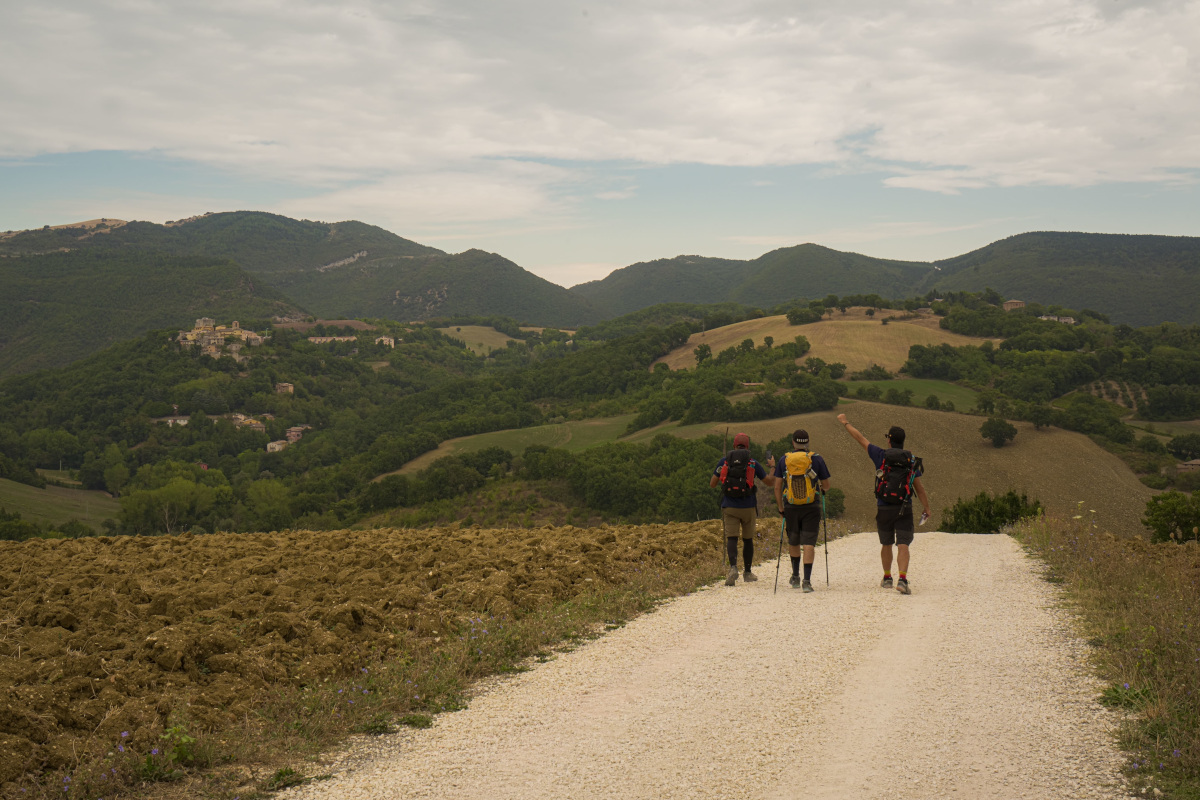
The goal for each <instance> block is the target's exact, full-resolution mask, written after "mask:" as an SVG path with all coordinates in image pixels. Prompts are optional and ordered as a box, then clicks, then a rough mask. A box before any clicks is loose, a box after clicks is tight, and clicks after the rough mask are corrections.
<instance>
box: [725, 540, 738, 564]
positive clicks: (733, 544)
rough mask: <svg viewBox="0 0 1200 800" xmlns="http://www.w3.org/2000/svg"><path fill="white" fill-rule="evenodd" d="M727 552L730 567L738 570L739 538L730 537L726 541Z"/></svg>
mask: <svg viewBox="0 0 1200 800" xmlns="http://www.w3.org/2000/svg"><path fill="white" fill-rule="evenodd" d="M725 550H726V552H728V553H729V566H730V567H732V568H733V569H737V537H736V536H729V537H727V538H726V539H725Z"/></svg>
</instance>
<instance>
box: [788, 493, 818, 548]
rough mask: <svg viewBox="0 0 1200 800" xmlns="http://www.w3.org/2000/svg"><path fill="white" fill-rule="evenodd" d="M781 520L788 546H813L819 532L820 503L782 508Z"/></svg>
mask: <svg viewBox="0 0 1200 800" xmlns="http://www.w3.org/2000/svg"><path fill="white" fill-rule="evenodd" d="M783 520H784V522H785V523H786V526H787V535H788V544H790V545H791V546H792V547H799V546H800V545H802V544H806V545H809V546H810V547H812V546H815V545H816V543H817V534H818V533H819V532H820V530H821V503H820V501H818V502H816V503H808V504H807V505H803V506H784V507H783Z"/></svg>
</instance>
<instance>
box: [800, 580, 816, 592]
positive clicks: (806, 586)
mask: <svg viewBox="0 0 1200 800" xmlns="http://www.w3.org/2000/svg"><path fill="white" fill-rule="evenodd" d="M800 588H801V590H803V591H804V592H811V591H812V590H813V588H812V581H805V582H804V583H802V584H800Z"/></svg>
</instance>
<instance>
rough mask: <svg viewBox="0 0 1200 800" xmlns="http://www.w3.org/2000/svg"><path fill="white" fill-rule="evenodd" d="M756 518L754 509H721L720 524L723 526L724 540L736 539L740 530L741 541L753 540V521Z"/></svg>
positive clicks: (756, 511)
mask: <svg viewBox="0 0 1200 800" xmlns="http://www.w3.org/2000/svg"><path fill="white" fill-rule="evenodd" d="M757 516H758V509H756V508H722V509H721V522H722V523H724V525H725V538H726V539H736V538H737V535H738V530H739V529H740V530H741V532H742V538H743V539H753V538H754V519H755V517H757Z"/></svg>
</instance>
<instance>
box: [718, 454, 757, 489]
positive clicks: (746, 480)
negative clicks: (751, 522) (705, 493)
mask: <svg viewBox="0 0 1200 800" xmlns="http://www.w3.org/2000/svg"><path fill="white" fill-rule="evenodd" d="M721 489H722V491H724V492H725V496H726V497H731V498H733V499H735V500H740V499H742V498H744V497H749V496H750V495H752V494H754V467H752V466H751V462H750V451H749V450H746V449H744V448H740V447H739V448H737V449H734V450H730V451H729V456H728V457H727V458H726V459H725V464H724V466H722V467H721Z"/></svg>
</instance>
